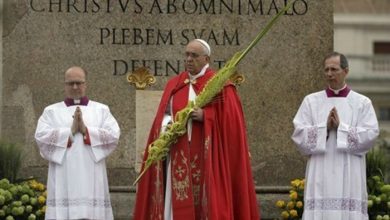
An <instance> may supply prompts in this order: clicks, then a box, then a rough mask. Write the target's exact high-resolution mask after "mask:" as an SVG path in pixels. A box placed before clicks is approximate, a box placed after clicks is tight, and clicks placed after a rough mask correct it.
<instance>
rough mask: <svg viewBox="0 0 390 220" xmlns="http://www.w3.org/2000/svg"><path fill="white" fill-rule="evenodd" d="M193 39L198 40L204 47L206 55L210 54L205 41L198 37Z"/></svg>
mask: <svg viewBox="0 0 390 220" xmlns="http://www.w3.org/2000/svg"><path fill="white" fill-rule="evenodd" d="M195 41H198V42H199V43H200V44H202V46H203V47H204V48H205V49H206V54H207V56H210V55H211V49H210V45H209V44H208V43H207V42H206V41H204V40H202V39H199V38H198V39H195Z"/></svg>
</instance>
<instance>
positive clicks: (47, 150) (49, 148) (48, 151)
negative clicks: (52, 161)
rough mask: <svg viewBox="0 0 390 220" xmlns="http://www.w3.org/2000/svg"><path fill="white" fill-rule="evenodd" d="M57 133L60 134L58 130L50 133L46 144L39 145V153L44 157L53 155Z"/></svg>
mask: <svg viewBox="0 0 390 220" xmlns="http://www.w3.org/2000/svg"><path fill="white" fill-rule="evenodd" d="M59 133H60V132H59V131H58V130H54V131H53V132H51V134H50V136H49V138H48V140H49V141H48V144H43V145H41V151H42V152H43V154H44V155H47V156H49V157H50V156H51V155H52V154H53V153H54V151H55V147H56V146H55V144H56V143H57V142H58V137H59Z"/></svg>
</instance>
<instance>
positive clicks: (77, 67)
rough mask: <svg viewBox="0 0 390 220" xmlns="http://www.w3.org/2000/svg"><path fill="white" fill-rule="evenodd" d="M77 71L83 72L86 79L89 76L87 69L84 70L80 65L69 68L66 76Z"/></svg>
mask: <svg viewBox="0 0 390 220" xmlns="http://www.w3.org/2000/svg"><path fill="white" fill-rule="evenodd" d="M75 73H78V74H82V75H84V78H85V79H86V78H87V71H86V70H84V69H83V68H82V67H79V66H72V67H70V68H69V69H67V70H66V71H65V78H66V76H67V75H69V74H75Z"/></svg>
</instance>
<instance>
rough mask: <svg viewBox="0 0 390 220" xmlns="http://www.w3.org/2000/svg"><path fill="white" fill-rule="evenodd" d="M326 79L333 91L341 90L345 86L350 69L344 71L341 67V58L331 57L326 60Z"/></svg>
mask: <svg viewBox="0 0 390 220" xmlns="http://www.w3.org/2000/svg"><path fill="white" fill-rule="evenodd" d="M324 73H325V79H326V81H327V83H328V85H329V87H330V88H332V89H341V88H343V86H344V84H345V77H346V76H347V74H348V68H346V69H342V68H341V66H340V56H335V57H330V58H328V59H326V60H325V69H324Z"/></svg>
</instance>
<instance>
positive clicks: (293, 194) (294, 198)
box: [290, 190, 298, 200]
mask: <svg viewBox="0 0 390 220" xmlns="http://www.w3.org/2000/svg"><path fill="white" fill-rule="evenodd" d="M290 198H291V199H292V200H296V199H297V198H298V193H297V192H296V191H294V190H292V191H291V192H290Z"/></svg>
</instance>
